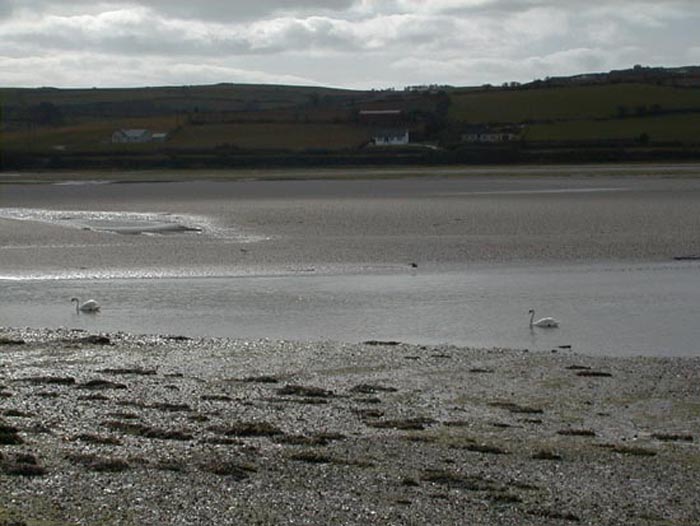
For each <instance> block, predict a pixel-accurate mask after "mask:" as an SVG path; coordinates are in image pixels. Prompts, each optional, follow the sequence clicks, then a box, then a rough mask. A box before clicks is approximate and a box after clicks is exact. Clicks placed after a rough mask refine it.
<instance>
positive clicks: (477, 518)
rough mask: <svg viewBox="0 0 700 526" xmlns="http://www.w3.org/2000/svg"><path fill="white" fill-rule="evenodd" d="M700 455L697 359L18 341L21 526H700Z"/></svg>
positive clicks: (3, 392)
mask: <svg viewBox="0 0 700 526" xmlns="http://www.w3.org/2000/svg"><path fill="white" fill-rule="evenodd" d="M555 351H556V352H555ZM699 440H700V359H697V358H687V359H666V358H605V357H591V356H585V355H580V354H576V353H574V352H572V351H571V350H570V349H567V348H561V349H556V350H554V351H553V352H548V353H533V352H527V351H526V350H505V349H468V348H458V347H452V346H413V345H406V344H402V343H400V342H365V343H363V344H342V343H334V342H316V343H296V342H284V341H268V340H261V341H239V340H226V339H189V338H184V337H177V336H137V335H130V334H125V333H115V334H99V335H98V334H90V333H87V332H82V331H76V330H66V329H61V330H31V329H22V330H20V329H0V525H4V526H9V525H15V526H20V525H57V524H85V525H103V524H104V525H112V524H115V525H116V524H128V525H132V524H133V525H136V524H138V525H189V524H192V525H194V524H197V525H200V524H217V525H226V524H318V525H327V524H489V525H490V524H493V525H509V524H513V525H516V524H517V525H543V524H552V525H563V524H591V525H607V524H610V525H613V524H620V525H631V524H634V525H670V524H673V525H697V524H699V523H700V500H699V499H698V491H699V490H700V477H698V473H700V448H699V447H698V444H699Z"/></svg>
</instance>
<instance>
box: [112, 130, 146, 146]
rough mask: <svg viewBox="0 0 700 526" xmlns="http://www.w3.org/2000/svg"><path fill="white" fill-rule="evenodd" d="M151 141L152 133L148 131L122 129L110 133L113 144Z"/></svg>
mask: <svg viewBox="0 0 700 526" xmlns="http://www.w3.org/2000/svg"><path fill="white" fill-rule="evenodd" d="M152 140H153V133H152V132H151V131H150V130H142V129H126V128H122V129H121V130H116V131H115V132H114V133H112V142H113V143H144V142H151V141H152Z"/></svg>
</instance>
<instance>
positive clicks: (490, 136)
mask: <svg viewBox="0 0 700 526" xmlns="http://www.w3.org/2000/svg"><path fill="white" fill-rule="evenodd" d="M519 138H520V135H519V133H517V131H516V130H512V129H502V130H493V129H490V128H472V129H469V130H466V131H465V132H464V133H462V142H471V143H482V144H484V143H500V142H510V141H516V140H518V139H519Z"/></svg>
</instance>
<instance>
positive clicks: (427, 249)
mask: <svg viewBox="0 0 700 526" xmlns="http://www.w3.org/2000/svg"><path fill="white" fill-rule="evenodd" d="M227 174H229V175H230V172H225V173H223V174H222V173H213V174H210V177H211V179H206V180H192V179H188V177H190V178H191V177H195V176H196V175H197V174H193V173H190V172H185V173H181V174H178V173H176V174H160V175H161V176H163V177H165V176H166V175H168V176H169V177H172V178H174V179H175V180H169V179H165V180H159V179H157V177H156V175H158V174H151V177H153V178H154V179H156V182H153V181H150V182H148V181H146V182H143V181H141V182H138V184H136V183H137V181H140V180H139V179H137V178H135V176H133V175H130V174H121V173H111V174H92V176H93V177H94V178H95V179H94V180H92V181H85V180H82V179H80V180H78V181H74V182H73V183H70V184H65V183H66V181H63V182H62V183H61V184H53V183H57V182H58V183H60V182H61V181H60V180H58V179H57V180H54V181H52V182H51V184H39V182H38V181H34V183H35V184H9V182H8V181H5V183H6V184H2V185H0V265H1V267H2V272H3V273H6V274H8V275H12V276H15V275H17V276H27V275H29V276H33V277H42V276H48V277H56V276H62V275H66V274H68V275H70V276H72V277H77V278H81V277H88V278H89V277H93V278H94V277H110V276H122V277H123V276H130V277H139V276H152V275H208V276H210V275H218V276H222V275H231V274H250V273H255V274H265V273H268V272H280V271H285V270H288V269H295V268H311V267H313V268H315V269H321V270H323V269H331V270H335V269H338V268H340V269H341V271H342V272H345V271H350V272H352V271H357V269H362V270H363V271H364V270H365V269H367V268H372V267H376V266H381V267H382V268H386V267H387V266H389V267H390V268H405V266H406V265H409V264H411V263H416V264H418V265H420V266H421V267H422V268H425V267H433V268H435V267H439V266H442V265H446V266H453V267H454V266H463V265H465V264H471V263H479V264H486V265H491V264H502V263H504V264H509V263H512V262H523V261H524V262H552V261H554V262H571V261H574V262H580V261H611V260H627V261H670V260H673V258H674V257H688V256H697V255H699V254H700V238H698V236H697V232H698V231H700V216H699V215H698V214H697V213H696V211H697V209H698V205H699V203H700V177H698V174H700V167H698V166H697V165H688V166H686V165H678V166H671V167H664V166H622V167H619V166H617V167H614V166H609V167H575V166H571V167H558V168H547V167H540V168H539V171H538V170H537V169H536V168H532V167H531V168H527V167H520V168H518V167H513V168H508V169H505V168H504V169H500V170H498V171H494V172H493V173H490V172H489V171H484V169H481V170H478V169H471V171H470V169H467V168H465V169H462V170H461V171H458V170H440V169H431V168H425V169H422V171H421V170H420V169H415V170H413V171H408V170H403V171H401V170H397V171H393V172H391V171H377V172H375V171H372V170H356V171H348V172H347V174H345V172H340V173H333V174H330V175H329V174H326V173H325V172H321V173H319V172H309V173H305V174H299V173H296V172H292V173H289V174H286V176H287V177H294V176H296V177H298V178H299V179H301V180H299V179H294V180H289V179H283V180H269V179H265V177H268V178H269V177H273V176H274V175H275V173H272V174H271V173H266V174H265V175H264V176H263V178H262V179H254V180H240V179H227V178H226V176H227ZM344 174H345V175H346V176H345V177H343V176H344ZM198 175H199V176H201V177H206V176H207V174H198ZM249 175H250V176H251V177H253V176H254V175H255V174H252V173H251V174H249ZM284 175H285V174H278V176H279V177H280V178H283V176H284ZM71 176H74V177H86V175H85V174H79V173H74V174H62V175H61V177H71ZM234 176H238V177H240V176H241V174H238V173H236V172H233V175H231V177H234ZM27 177H28V176H27ZM44 177H46V176H44ZM56 177H58V176H56ZM105 177H112V178H113V179H114V181H112V184H90V182H93V183H94V182H100V183H104V182H105V181H104V180H103V178H105ZM142 177H143V175H142ZM177 177H179V178H180V179H176V178H177ZM314 177H315V178H314ZM39 181H43V182H44V183H45V182H46V179H45V178H44V179H40V180H39ZM24 182H25V183H26V182H27V181H24ZM74 183H75V184H74ZM117 183H118V184H117ZM18 219H23V220H18ZM134 221H136V222H137V223H138V222H139V221H142V222H143V224H142V225H141V226H138V225H134ZM159 222H161V223H163V222H165V224H166V226H168V230H166V231H163V230H160V231H159V230H158V228H161V229H162V224H161V225H160V226H159V224H158V223H159ZM110 225H112V227H110ZM115 225H116V226H115ZM178 225H179V226H178ZM180 227H181V228H180ZM110 228H113V230H112V231H110ZM139 228H143V229H144V230H143V232H144V235H138V232H139ZM178 228H179V229H178ZM163 232H166V234H167V235H154V234H158V233H163Z"/></svg>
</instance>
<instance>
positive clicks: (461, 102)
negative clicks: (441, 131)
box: [449, 84, 700, 123]
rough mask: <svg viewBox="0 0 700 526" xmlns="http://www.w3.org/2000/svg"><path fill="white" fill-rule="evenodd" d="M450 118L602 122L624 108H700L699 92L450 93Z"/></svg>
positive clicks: (639, 88)
mask: <svg viewBox="0 0 700 526" xmlns="http://www.w3.org/2000/svg"><path fill="white" fill-rule="evenodd" d="M451 100H452V104H451V106H450V113H449V116H450V118H451V119H452V120H454V121H459V122H466V123H519V122H525V121H528V120H534V121H543V120H556V119H567V120H569V119H601V118H610V117H615V116H617V115H618V114H619V112H620V108H621V107H624V108H625V110H626V111H627V113H628V114H629V115H634V114H635V113H636V112H637V108H641V107H644V108H645V109H646V110H647V111H649V110H651V109H652V108H653V107H654V106H658V108H659V109H661V110H665V111H668V110H679V109H688V108H694V109H700V89H691V88H676V87H671V86H656V85H653V84H610V85H602V86H574V87H554V88H531V89H518V90H487V91H469V92H461V93H460V92H455V93H452V94H451Z"/></svg>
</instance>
